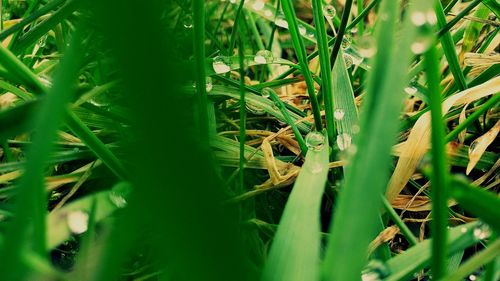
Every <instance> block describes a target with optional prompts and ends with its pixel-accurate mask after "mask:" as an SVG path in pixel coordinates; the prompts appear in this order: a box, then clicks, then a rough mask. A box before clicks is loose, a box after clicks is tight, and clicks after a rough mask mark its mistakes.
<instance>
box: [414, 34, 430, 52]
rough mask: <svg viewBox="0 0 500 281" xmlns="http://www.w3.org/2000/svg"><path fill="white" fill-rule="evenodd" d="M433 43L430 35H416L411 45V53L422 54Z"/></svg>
mask: <svg viewBox="0 0 500 281" xmlns="http://www.w3.org/2000/svg"><path fill="white" fill-rule="evenodd" d="M432 42H433V37H432V35H431V34H418V35H417V36H416V37H415V40H414V41H413V43H411V47H410V48H411V51H412V52H413V53H414V54H416V55H418V54H422V53H424V52H425V51H427V50H428V49H429V47H430V46H431V44H432Z"/></svg>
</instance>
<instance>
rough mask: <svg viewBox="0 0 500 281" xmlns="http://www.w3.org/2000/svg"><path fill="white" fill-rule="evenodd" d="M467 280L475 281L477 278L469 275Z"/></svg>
mask: <svg viewBox="0 0 500 281" xmlns="http://www.w3.org/2000/svg"><path fill="white" fill-rule="evenodd" d="M469 280H470V281H475V280H477V276H476V275H474V274H471V275H469Z"/></svg>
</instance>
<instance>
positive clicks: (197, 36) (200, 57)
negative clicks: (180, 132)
mask: <svg viewBox="0 0 500 281" xmlns="http://www.w3.org/2000/svg"><path fill="white" fill-rule="evenodd" d="M204 3H205V1H201V0H194V1H193V19H194V52H195V60H196V66H195V69H196V85H197V87H196V90H197V91H196V92H197V95H198V110H199V119H200V130H201V135H202V136H203V137H204V139H203V141H208V135H209V131H208V130H209V129H208V124H207V122H204V120H207V119H208V98H207V90H206V83H207V82H206V79H207V77H206V73H205V72H206V71H205V65H204V61H205V5H204Z"/></svg>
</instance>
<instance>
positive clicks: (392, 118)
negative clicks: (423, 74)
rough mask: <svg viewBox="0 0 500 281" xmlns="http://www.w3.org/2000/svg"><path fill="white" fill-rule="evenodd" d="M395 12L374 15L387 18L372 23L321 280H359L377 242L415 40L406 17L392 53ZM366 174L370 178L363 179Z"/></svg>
mask: <svg viewBox="0 0 500 281" xmlns="http://www.w3.org/2000/svg"><path fill="white" fill-rule="evenodd" d="M419 5H420V2H419V3H416V2H413V5H411V4H410V6H411V8H410V10H409V11H408V13H409V14H411V12H412V9H416V8H417V7H419ZM415 6H416V7H415ZM398 7H399V1H397V0H387V1H384V2H383V3H382V6H381V7H380V10H379V13H381V14H384V15H386V17H385V16H384V17H383V18H382V19H381V21H380V22H378V23H377V25H378V28H377V31H376V39H377V55H376V56H375V57H374V59H373V60H372V71H371V72H370V76H369V78H368V79H369V80H368V83H367V94H366V97H365V101H364V105H363V106H364V107H363V109H362V111H361V112H362V116H361V122H360V135H359V138H357V141H355V142H354V144H353V145H355V147H356V148H357V152H356V153H355V155H354V156H353V158H352V162H351V164H350V166H349V169H348V170H347V172H346V176H345V184H344V187H343V189H342V190H341V191H340V194H339V198H338V203H337V206H336V210H335V213H334V216H333V218H332V227H331V239H330V241H329V242H328V245H327V249H326V256H325V261H324V263H323V267H322V275H323V279H324V280H346V281H350V280H353V281H357V280H359V279H360V275H361V270H362V268H363V266H364V265H365V263H366V257H367V248H368V245H369V243H370V241H371V240H372V239H373V238H375V236H376V230H377V227H378V225H377V219H378V216H379V210H380V207H381V198H380V194H382V193H383V192H384V188H385V187H386V185H387V182H388V178H389V168H390V159H391V157H390V152H391V145H392V143H394V142H395V136H396V132H397V130H398V127H399V124H398V115H399V110H400V108H401V105H402V99H403V96H402V95H400V94H399V93H402V92H403V89H404V87H405V85H406V84H407V83H406V81H407V79H408V78H407V77H406V76H407V69H408V65H409V61H410V58H411V57H412V54H411V53H410V44H411V42H412V40H413V36H414V35H415V26H414V25H413V24H412V23H411V22H410V20H409V19H408V17H406V18H405V19H404V22H403V30H402V31H401V32H403V33H404V34H405V36H404V37H402V38H401V39H400V40H399V41H398V42H397V45H398V47H397V48H395V47H394V45H396V42H395V34H396V30H397V29H396V26H397V24H396V18H397V15H398V12H399V8H398ZM368 171H369V174H370V176H368V175H367V174H366V173H367V172H368ZM367 186H369V187H370V188H366V187H367ZM366 198H370V200H366ZM353 210H356V211H353ZM339 260H342V261H343V262H342V263H339V262H338V261H339Z"/></svg>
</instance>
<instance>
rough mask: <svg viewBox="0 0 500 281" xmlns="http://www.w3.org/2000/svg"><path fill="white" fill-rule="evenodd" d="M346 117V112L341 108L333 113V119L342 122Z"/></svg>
mask: <svg viewBox="0 0 500 281" xmlns="http://www.w3.org/2000/svg"><path fill="white" fill-rule="evenodd" d="M344 115H345V111H344V110H343V109H340V108H337V109H335V111H334V112H333V117H335V119H337V120H342V118H344Z"/></svg>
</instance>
